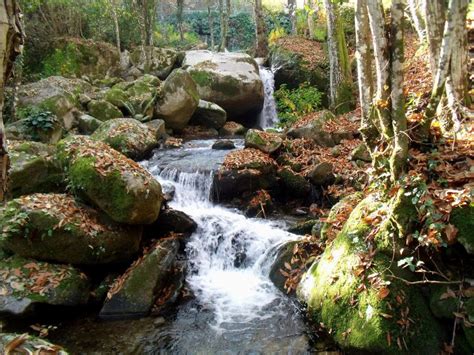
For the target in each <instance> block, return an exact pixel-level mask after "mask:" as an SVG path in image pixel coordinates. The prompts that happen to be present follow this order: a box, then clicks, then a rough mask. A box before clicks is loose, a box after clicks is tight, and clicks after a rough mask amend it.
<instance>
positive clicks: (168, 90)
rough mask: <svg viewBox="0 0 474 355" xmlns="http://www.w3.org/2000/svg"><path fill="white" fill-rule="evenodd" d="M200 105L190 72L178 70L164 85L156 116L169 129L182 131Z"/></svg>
mask: <svg viewBox="0 0 474 355" xmlns="http://www.w3.org/2000/svg"><path fill="white" fill-rule="evenodd" d="M198 103H199V93H198V90H197V87H196V83H195V82H194V80H193V79H192V77H191V76H190V75H189V73H188V72H186V71H184V70H182V69H176V70H174V71H173V72H172V73H171V74H170V76H169V77H168V78H167V79H166V81H165V82H164V84H163V87H162V90H161V97H160V99H159V100H158V103H157V105H156V108H155V116H156V117H157V118H161V119H162V120H164V121H165V123H166V127H167V128H171V129H176V130H181V129H183V128H184V127H186V125H187V124H188V122H189V120H190V119H191V117H192V115H193V114H194V112H195V111H196V108H197V107H198Z"/></svg>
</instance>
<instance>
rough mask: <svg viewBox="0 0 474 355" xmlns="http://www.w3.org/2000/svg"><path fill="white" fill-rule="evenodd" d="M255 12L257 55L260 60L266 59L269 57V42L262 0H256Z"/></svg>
mask: <svg viewBox="0 0 474 355" xmlns="http://www.w3.org/2000/svg"><path fill="white" fill-rule="evenodd" d="M254 12H255V35H256V36H255V37H256V50H255V55H256V56H257V57H260V58H264V57H266V56H267V55H268V40H267V34H266V31H265V21H264V18H263V8H262V0H255V2H254Z"/></svg>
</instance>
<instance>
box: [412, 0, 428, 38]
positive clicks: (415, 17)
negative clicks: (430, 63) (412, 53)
mask: <svg viewBox="0 0 474 355" xmlns="http://www.w3.org/2000/svg"><path fill="white" fill-rule="evenodd" d="M408 10H409V17H410V20H411V23H412V25H413V28H414V29H415V30H416V33H417V34H418V38H419V39H420V42H421V43H423V42H424V41H425V37H426V36H425V21H424V19H423V15H422V1H421V0H408Z"/></svg>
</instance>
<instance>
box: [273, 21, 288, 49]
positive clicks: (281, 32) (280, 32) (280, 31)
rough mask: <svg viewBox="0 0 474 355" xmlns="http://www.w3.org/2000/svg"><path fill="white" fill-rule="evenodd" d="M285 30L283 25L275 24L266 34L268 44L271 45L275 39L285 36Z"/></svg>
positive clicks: (274, 42)
mask: <svg viewBox="0 0 474 355" xmlns="http://www.w3.org/2000/svg"><path fill="white" fill-rule="evenodd" d="M286 34H287V33H286V31H285V29H284V28H283V27H281V26H277V27H275V28H274V29H273V30H271V32H270V34H269V35H268V44H270V45H273V44H276V41H277V40H278V39H280V38H283V37H285V36H286Z"/></svg>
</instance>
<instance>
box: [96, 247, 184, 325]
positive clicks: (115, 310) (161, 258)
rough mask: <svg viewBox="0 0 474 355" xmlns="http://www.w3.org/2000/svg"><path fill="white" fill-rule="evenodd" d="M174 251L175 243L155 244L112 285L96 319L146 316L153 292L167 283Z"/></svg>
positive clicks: (152, 301)
mask: <svg viewBox="0 0 474 355" xmlns="http://www.w3.org/2000/svg"><path fill="white" fill-rule="evenodd" d="M178 249H179V242H178V241H177V240H173V239H163V240H160V241H158V242H157V243H156V244H155V245H154V246H153V247H152V248H151V249H150V250H149V251H148V253H147V254H145V255H144V256H143V257H142V258H140V259H138V260H137V261H136V262H135V263H134V264H133V265H132V266H131V267H130V268H129V269H128V270H127V271H126V272H125V274H124V275H122V276H121V277H120V278H119V279H117V281H116V283H115V284H114V285H112V288H111V291H110V292H109V294H108V296H107V299H106V300H105V303H104V306H103V307H102V309H101V311H100V317H101V318H106V319H119V318H129V317H140V316H145V315H147V314H148V313H149V312H150V310H151V308H152V306H153V304H154V303H155V299H156V295H157V293H158V292H160V291H161V290H162V289H163V288H164V287H165V286H166V285H167V284H168V283H169V280H168V277H169V276H170V275H171V274H172V269H173V266H174V264H175V261H176V255H177V253H178Z"/></svg>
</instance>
